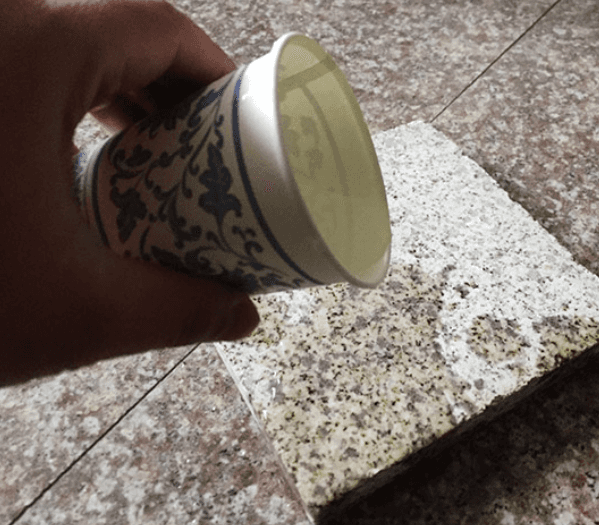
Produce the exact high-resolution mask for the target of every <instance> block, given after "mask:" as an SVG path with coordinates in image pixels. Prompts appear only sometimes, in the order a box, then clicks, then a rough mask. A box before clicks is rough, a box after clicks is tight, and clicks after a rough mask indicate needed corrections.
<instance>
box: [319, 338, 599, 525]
mask: <svg viewBox="0 0 599 525" xmlns="http://www.w3.org/2000/svg"><path fill="white" fill-rule="evenodd" d="M596 350H597V351H599V347H596ZM569 368H570V367H567V368H566V369H562V371H564V372H566V373H564V374H562V373H561V371H560V374H559V375H560V376H561V377H559V378H558V380H556V381H554V382H553V383H552V384H550V385H548V386H547V387H546V388H542V389H541V390H540V391H538V392H536V393H534V394H533V395H532V396H531V397H530V398H529V399H526V400H525V401H522V402H521V403H519V404H518V406H517V407H516V408H514V409H513V410H511V411H509V412H508V413H506V414H504V415H502V416H500V417H498V418H496V419H495V420H493V421H492V422H489V423H487V424H483V425H479V426H478V427H477V428H475V429H474V430H473V431H471V432H468V433H466V434H465V435H464V436H462V438H461V439H459V440H458V442H457V443H455V444H454V445H453V446H452V447H451V448H448V449H447V450H445V451H443V452H442V453H440V454H439V455H436V456H434V457H431V458H427V459H426V460H423V461H419V462H418V463H416V464H415V465H414V466H413V467H412V468H411V469H410V470H409V471H408V472H405V473H404V474H402V475H401V476H399V477H398V478H396V479H395V480H393V482H392V483H390V484H389V485H387V486H386V487H384V488H381V489H379V490H378V491H376V492H375V493H373V494H371V495H370V496H369V497H367V498H365V499H364V500H362V501H360V502H358V503H356V504H355V505H351V506H349V507H346V508H342V509H340V508H335V509H333V508H332V509H329V512H328V516H327V517H325V518H324V519H323V520H322V521H321V522H320V523H321V525H333V524H335V525H349V524H351V525H383V524H385V525H404V524H406V525H407V524H409V525H425V524H426V525H447V524H449V523H451V524H464V525H465V524H468V525H543V524H547V523H552V524H559V525H593V524H595V523H597V522H598V521H599V425H598V422H599V381H598V379H599V357H598V356H597V355H593V356H591V357H590V358H589V359H583V364H581V366H577V369H575V370H570V369H569Z"/></svg>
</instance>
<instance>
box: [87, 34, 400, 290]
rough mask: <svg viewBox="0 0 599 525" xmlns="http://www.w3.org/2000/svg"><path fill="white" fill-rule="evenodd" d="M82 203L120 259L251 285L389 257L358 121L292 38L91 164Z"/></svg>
mask: <svg viewBox="0 0 599 525" xmlns="http://www.w3.org/2000/svg"><path fill="white" fill-rule="evenodd" d="M80 180H81V184H82V196H83V199H82V202H83V205H84V208H85V210H86V213H87V215H88V218H89V220H90V223H91V224H93V225H94V226H95V227H96V228H97V231H98V233H99V235H100V237H101V239H102V241H103V242H104V243H105V244H106V245H108V246H110V247H111V249H113V250H115V251H116V252H118V253H120V254H122V255H123V256H126V257H129V256H130V257H138V258H141V259H143V260H147V261H154V262H158V263H160V264H162V265H163V266H166V267H168V268H171V269H173V270H177V271H181V272H184V273H186V274H189V275H192V276H197V277H205V276H210V277H213V278H217V279H219V280H221V281H223V282H226V283H228V284H230V285H232V286H234V287H235V288H238V289H242V290H244V291H247V292H249V293H265V292H272V291H278V290H284V289H292V288H303V287H309V286H317V285H322V284H331V283H335V282H342V281H347V282H350V283H352V284H355V285H357V286H362V287H374V286H376V285H377V284H378V283H379V282H381V281H382V279H383V278H384V276H385V274H386V272H387V268H388V265H389V260H390V250H391V230H390V224H389V214H388V208H387V201H386V197H385V191H384V185H383V181H382V177H381V173H380V169H379V166H378V162H377V159H376V154H375V151H374V147H373V145H372V141H371V139H370V135H369V133H368V128H367V127H366V124H365V123H364V120H363V117H362V114H361V112H360V109H359V107H358V104H357V102H356V100H355V98H354V96H353V93H352V92H351V88H350V87H349V85H348V84H347V81H346V80H345V78H344V77H343V75H342V73H341V72H340V71H339V70H338V68H337V67H336V65H335V64H334V62H333V61H332V59H331V58H330V56H329V55H327V54H326V53H325V52H324V51H323V50H322V48H321V47H320V46H319V45H318V44H317V43H316V42H314V41H313V40H311V39H309V38H308V37H306V36H304V35H301V34H299V33H288V34H286V35H284V36H282V37H281V38H279V39H278V40H277V41H276V42H275V44H274V45H273V47H272V50H271V51H270V52H269V53H268V54H266V55H264V56H263V57H261V58H259V59H257V60H255V61H253V62H251V63H250V64H249V65H247V66H242V67H240V68H239V69H237V70H236V71H234V72H232V73H230V74H229V75H227V76H225V77H223V78H221V79H219V80H217V81H216V82H213V83H212V84H210V85H209V86H207V87H206V88H205V89H203V90H202V92H200V93H197V94H195V95H193V96H192V97H189V98H188V99H187V100H186V101H184V102H182V103H181V104H179V105H177V106H176V107H174V108H173V109H172V110H169V111H168V112H164V113H161V114H157V115H152V116H150V117H148V118H146V119H144V120H142V121H140V122H139V123H137V124H135V125H134V126H132V127H130V128H128V129H127V130H125V131H123V132H121V133H119V134H117V135H115V136H114V137H112V138H111V139H109V140H108V141H107V142H106V143H104V144H103V145H102V146H101V147H100V148H98V150H96V151H95V152H94V153H93V154H92V155H91V156H90V158H89V159H88V163H87V165H86V168H85V170H84V172H83V174H82V177H81V179H80Z"/></svg>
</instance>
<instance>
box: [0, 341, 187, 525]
mask: <svg viewBox="0 0 599 525" xmlns="http://www.w3.org/2000/svg"><path fill="white" fill-rule="evenodd" d="M192 348H193V347H182V348H177V349H169V350H168V351H167V352H160V351H154V352H148V353H147V354H143V355H139V356H134V357H128V358H123V359H116V360H112V361H105V362H103V363H98V364H96V365H94V366H93V367H86V368H82V369H79V370H78V371H76V372H65V373H62V374H60V375H57V376H53V377H48V378H43V379H37V380H34V381H30V382H28V383H24V384H23V385H19V386H14V387H9V388H0V458H2V461H1V466H0V523H1V524H5V523H9V522H10V521H11V519H12V518H14V517H15V516H16V515H17V514H19V512H21V510H22V509H23V508H25V507H26V506H27V505H29V504H30V503H31V502H32V501H33V500H34V499H35V498H36V497H37V496H38V494H40V493H41V492H42V491H43V490H44V489H45V488H46V487H47V486H48V485H50V483H52V482H53V481H54V480H55V479H56V478H57V477H58V476H59V475H60V474H62V472H64V471H65V470H66V469H67V468H69V466H70V465H71V464H72V463H73V462H74V461H76V460H77V459H78V458H79V457H80V456H81V455H82V454H84V453H85V452H86V451H87V450H88V449H89V448H90V447H92V446H93V445H94V443H95V442H96V441H97V440H98V439H100V438H101V437H102V436H103V434H105V433H106V431H108V430H109V429H110V427H111V426H112V425H113V424H114V423H115V422H116V421H117V420H118V419H119V417H121V416H122V414H124V413H125V412H126V411H127V410H129V409H130V408H131V407H132V406H133V405H134V404H135V403H136V402H137V401H138V400H139V399H140V398H141V397H142V396H143V395H144V394H145V393H146V392H147V391H148V390H149V389H150V388H152V387H153V386H155V385H156V384H157V383H158V382H159V381H160V380H161V379H162V377H164V375H165V374H167V373H168V372H169V370H171V369H172V368H173V367H174V366H175V365H176V364H177V362H179V361H180V360H181V359H182V358H183V357H184V356H185V355H186V353H188V352H190V351H191V350H192Z"/></svg>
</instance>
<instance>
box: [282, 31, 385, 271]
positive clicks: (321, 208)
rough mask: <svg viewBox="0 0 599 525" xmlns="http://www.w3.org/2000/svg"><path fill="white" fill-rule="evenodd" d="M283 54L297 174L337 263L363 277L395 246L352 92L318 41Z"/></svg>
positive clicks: (285, 120) (289, 148)
mask: <svg viewBox="0 0 599 525" xmlns="http://www.w3.org/2000/svg"><path fill="white" fill-rule="evenodd" d="M295 42H296V41H295V40H292V41H290V43H289V44H288V45H287V46H286V47H285V49H284V50H283V53H282V56H281V60H280V66H279V105H280V111H281V114H282V115H283V117H282V127H283V142H284V146H285V149H286V152H287V156H288V159H289V164H290V167H291V170H292V172H293V176H294V178H295V181H296V183H297V185H298V188H299V190H300V193H301V195H302V197H303V199H304V201H305V203H306V206H307V208H308V211H309V212H310V214H311V216H312V218H313V220H314V222H315V224H316V227H317V228H318V230H319V232H320V234H321V235H322V237H323V239H324V240H325V242H326V243H327V245H328V246H329V248H330V249H331V251H332V253H333V255H334V256H335V257H336V258H337V260H338V261H339V262H340V263H341V264H342V265H343V266H344V267H345V268H346V269H347V270H348V271H349V272H350V273H352V274H353V275H356V276H357V277H361V276H362V275H363V274H365V273H367V272H368V271H369V269H370V268H371V267H372V266H373V265H374V264H376V263H377V262H378V261H379V260H380V259H381V258H382V257H383V255H384V254H385V252H386V250H387V248H388V247H389V244H390V242H391V229H390V225H389V212H388V208H387V204H386V198H385V190H384V187H383V185H382V183H381V178H380V171H379V167H378V162H377V160H376V154H375V152H374V149H373V147H372V142H371V141H370V135H369V134H368V129H367V127H366V124H365V123H364V121H363V119H362V115H361V112H360V110H359V107H358V105H357V102H356V101H355V98H354V95H353V92H352V91H351V87H350V86H349V84H348V83H347V81H346V80H345V77H344V76H343V74H342V73H341V72H340V71H339V69H337V67H336V66H335V64H334V63H333V61H332V59H331V58H330V57H329V55H327V54H326V53H325V52H324V51H323V50H322V48H321V47H320V46H318V44H316V43H314V42H313V41H311V40H309V39H307V38H303V39H301V40H299V42H298V43H295Z"/></svg>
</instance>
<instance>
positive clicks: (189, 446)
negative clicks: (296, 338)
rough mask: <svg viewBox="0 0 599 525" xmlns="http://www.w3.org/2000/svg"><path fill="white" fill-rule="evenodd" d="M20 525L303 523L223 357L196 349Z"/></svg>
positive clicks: (291, 491) (294, 496)
mask: <svg viewBox="0 0 599 525" xmlns="http://www.w3.org/2000/svg"><path fill="white" fill-rule="evenodd" d="M17 523H18V524H19V525H25V524H27V525H33V524H40V525H42V524H43V525H45V524H48V523H51V524H53V525H60V524H68V525H76V524H89V523H93V524H95V525H102V524H107V525H108V524H109V525H120V524H137V523H139V524H141V523H143V524H144V525H151V524H161V525H164V524H168V525H180V524H188V525H192V524H200V523H201V524H223V525H224V524H229V523H230V524H238V523H247V524H248V525H266V524H272V525H275V524H276V525H286V524H289V525H309V523H310V522H309V520H308V516H307V514H306V513H305V510H304V508H303V507H302V504H301V501H300V500H299V498H298V496H297V493H296V492H295V489H294V488H293V486H292V485H291V484H290V483H289V482H288V478H287V477H286V475H285V472H284V470H283V469H282V468H281V463H280V460H279V458H278V456H277V455H276V454H275V453H274V452H273V450H272V448H271V447H270V444H269V442H268V440H266V439H265V438H264V434H263V432H262V430H261V427H260V425H259V424H258V423H257V420H256V419H255V417H253V416H252V414H251V412H250V410H249V408H248V406H247V405H246V403H245V402H244V400H243V399H242V397H241V396H240V394H239V391H238V389H237V387H236V386H235V383H234V381H233V379H232V378H231V376H230V374H229V373H228V371H227V369H226V368H225V366H224V364H223V362H222V361H221V360H220V358H219V357H218V355H217V354H216V352H214V350H213V349H210V348H203V347H201V346H200V347H198V348H197V349H196V350H195V351H194V352H193V353H192V354H191V355H190V356H189V357H188V358H187V359H186V360H185V361H184V362H183V363H182V364H181V365H179V366H178V367H177V368H176V369H175V370H174V371H173V372H172V374H170V375H169V376H168V377H167V378H166V379H164V381H162V382H161V383H160V384H159V385H158V386H157V387H156V388H155V389H154V390H153V391H152V392H150V393H149V395H148V396H147V397H146V398H145V399H144V400H143V401H142V402H141V403H140V404H139V405H138V406H136V407H135V409H134V410H132V411H131V412H130V413H129V414H127V416H126V417H125V418H124V419H123V420H122V421H120V422H119V424H118V425H117V426H115V427H114V428H113V429H111V431H110V432H109V433H108V434H107V435H106V437H105V438H104V439H102V440H101V441H100V442H99V443H98V444H97V445H96V446H95V447H94V448H92V449H91V450H90V451H89V452H88V454H86V455H85V456H84V457H83V458H82V459H81V460H80V461H79V462H78V463H77V464H76V465H75V466H73V468H71V469H70V470H69V471H68V472H67V473H66V474H65V475H64V476H63V477H61V479H59V480H58V481H57V483H56V484H54V485H53V486H52V487H51V488H50V489H49V490H48V491H47V492H46V493H45V494H44V495H43V497H42V498H41V499H40V500H39V501H37V502H36V503H35V505H33V506H32V507H31V508H30V509H28V510H27V511H26V512H25V514H24V515H23V516H22V517H21V518H20V519H19V520H18V521H17Z"/></svg>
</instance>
